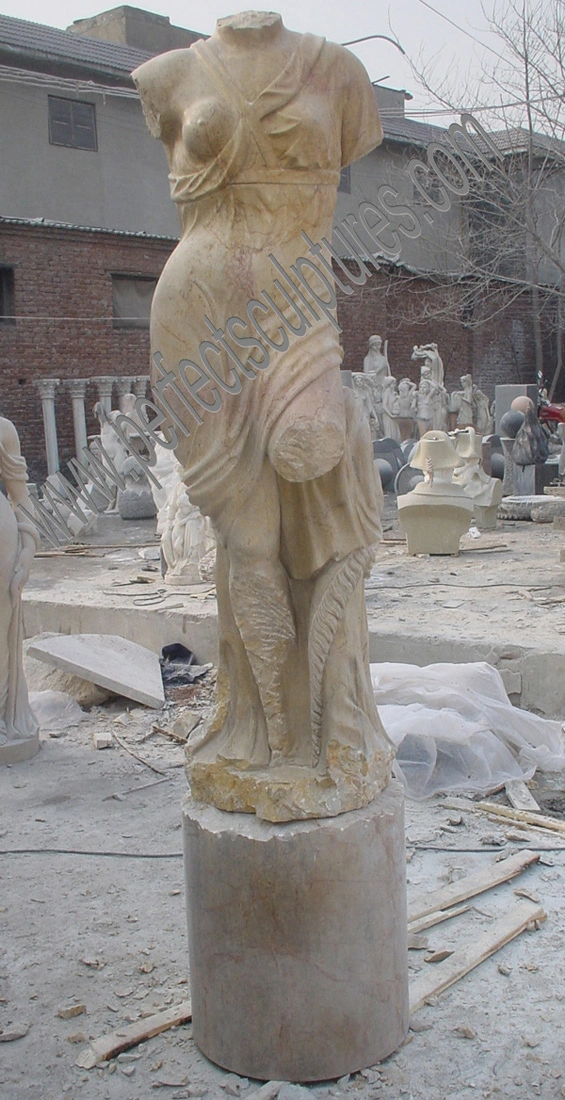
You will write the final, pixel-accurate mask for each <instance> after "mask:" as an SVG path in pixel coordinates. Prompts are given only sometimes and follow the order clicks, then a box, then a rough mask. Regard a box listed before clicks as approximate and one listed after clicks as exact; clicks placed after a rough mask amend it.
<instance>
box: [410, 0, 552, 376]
mask: <svg viewBox="0 0 565 1100" xmlns="http://www.w3.org/2000/svg"><path fill="white" fill-rule="evenodd" d="M489 23H490V27H491V30H493V31H494V32H495V34H496V37H497V42H498V44H499V47H500V49H499V51H493V50H491V54H493V53H495V54H496V57H495V58H494V57H491V60H490V62H489V63H488V65H487V67H486V68H485V71H484V74H483V76H482V78H481V79H480V81H479V83H478V84H476V85H475V87H474V88H472V89H471V86H470V85H469V84H467V85H466V86H465V88H464V89H463V91H461V90H459V91H458V92H454V91H453V88H452V86H451V85H452V80H450V79H449V78H448V79H447V80H444V81H443V83H442V84H441V85H439V86H435V88H434V65H433V64H432V65H431V66H428V67H427V69H426V68H423V69H421V70H420V71H419V76H420V79H421V80H422V82H423V83H424V86H425V87H426V88H427V89H428V90H429V91H430V92H432V93H433V95H434V97H435V99H436V102H439V103H440V104H442V105H443V106H444V107H446V108H448V109H449V110H453V111H457V112H461V111H471V112H472V113H473V115H478V117H480V119H481V121H482V123H483V125H484V126H485V127H486V128H487V129H488V130H489V132H490V134H491V136H492V138H493V140H494V142H495V143H496V145H497V148H498V149H499V151H500V154H501V157H500V159H498V160H497V161H496V163H493V164H492V167H491V170H488V171H487V170H485V168H484V165H478V164H477V168H479V169H480V172H479V173H478V178H475V179H474V180H473V185H472V187H471V188H470V189H469V193H468V195H466V196H464V197H462V198H461V205H462V210H463V214H464V217H463V219H462V229H461V235H460V238H459V240H458V242H457V245H456V248H455V254H454V256H453V269H454V270H455V272H456V275H455V276H454V278H453V279H452V280H451V282H452V284H454V285H455V286H457V288H458V302H459V305H460V309H461V312H462V315H464V316H465V317H466V322H467V323H468V324H473V323H477V324H478V323H483V322H484V321H485V320H490V319H492V317H493V316H494V315H495V314H496V313H499V312H501V311H504V310H505V309H507V308H508V306H509V305H510V304H511V303H512V302H513V301H514V300H515V299H516V297H519V296H521V295H524V294H527V295H529V296H530V298H531V307H532V326H533V333H534V344H535V349H536V368H537V370H538V371H539V372H541V373H542V374H543V370H544V346H543V333H544V331H546V332H547V331H551V332H552V334H553V340H554V346H555V348H556V357H555V358H556V362H555V364H554V367H555V369H554V374H553V380H552V384H551V393H553V391H554V389H555V386H556V384H557V381H558V378H559V374H560V372H561V367H562V360H563V350H562V342H563V323H564V318H565V4H564V3H563V0H501V2H499V3H496V4H495V6H494V8H493V10H492V13H491V15H490V18H489ZM473 100H474V101H473ZM436 159H437V158H436ZM443 160H444V163H443V165H442V170H443V171H444V172H445V173H446V175H449V173H450V171H451V172H453V162H452V159H451V160H450V159H449V158H448V157H447V156H445V157H444V158H443ZM439 161H440V163H441V154H439ZM442 309H445V306H443V307H442V306H440V312H439V314H438V315H441V310H442Z"/></svg>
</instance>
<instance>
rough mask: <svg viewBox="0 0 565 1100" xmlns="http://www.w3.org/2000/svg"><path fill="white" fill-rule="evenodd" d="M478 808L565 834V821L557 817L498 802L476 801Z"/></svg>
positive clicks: (511, 819) (511, 820) (497, 815)
mask: <svg viewBox="0 0 565 1100" xmlns="http://www.w3.org/2000/svg"><path fill="white" fill-rule="evenodd" d="M475 805H476V807H477V809H479V810H485V811H486V812H487V813H489V814H494V815H495V817H505V818H508V819H509V820H510V822H511V823H513V824H516V822H518V821H524V822H526V824H528V825H535V826H536V828H537V829H549V830H551V832H554V833H564V834H565V821H559V820H558V819H557V818H556V817H544V815H543V814H539V813H538V814H535V813H532V812H531V810H515V809H514V808H511V807H510V806H501V805H500V804H499V803H498V802H476V803H475Z"/></svg>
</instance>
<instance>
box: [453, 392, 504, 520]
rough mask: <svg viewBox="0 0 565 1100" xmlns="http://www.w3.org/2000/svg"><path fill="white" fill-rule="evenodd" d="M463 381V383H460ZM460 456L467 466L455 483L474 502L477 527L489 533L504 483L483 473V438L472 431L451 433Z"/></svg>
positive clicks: (468, 429)
mask: <svg viewBox="0 0 565 1100" xmlns="http://www.w3.org/2000/svg"><path fill="white" fill-rule="evenodd" d="M461 381H463V379H461ZM451 438H452V439H453V442H454V443H455V447H456V450H457V454H458V455H459V457H460V458H462V459H464V460H465V465H464V466H460V467H459V468H458V469H456V470H454V471H453V480H454V482H455V483H456V484H457V485H460V486H461V487H462V488H463V489H464V490H465V493H466V494H467V496H468V497H469V498H470V499H471V500H472V501H473V505H474V515H475V522H476V524H477V526H478V527H479V528H480V529H481V530H483V531H488V530H492V529H493V528H494V527H496V511H497V508H498V505H499V504H500V502H501V500H502V482H501V481H500V480H499V478H496V477H489V476H488V474H487V473H485V471H484V470H483V467H482V461H483V451H482V436H481V435H479V434H478V433H477V432H475V429H474V428H472V427H468V428H463V429H461V430H459V431H455V432H452V433H451Z"/></svg>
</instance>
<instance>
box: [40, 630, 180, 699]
mask: <svg viewBox="0 0 565 1100" xmlns="http://www.w3.org/2000/svg"><path fill="white" fill-rule="evenodd" d="M28 654H29V656H30V657H36V658H37V659H38V660H39V661H46V662H47V664H50V665H54V666H55V667H56V668H62V669H64V671H65V672H72V673H74V674H75V675H77V676H80V677H81V678H82V679H83V680H91V681H92V682H93V683H94V684H100V686H101V687H105V688H109V690H110V691H114V692H115V693H116V695H125V696H126V697H127V698H128V699H135V700H136V702H138V703H144V704H145V706H148V707H162V706H163V703H164V702H165V693H164V690H163V680H162V677H161V666H160V664H159V658H158V656H157V655H156V654H155V653H152V652H151V650H149V649H145V646H141V645H137V643H136V642H128V641H127V640H126V639H125V638H119V637H118V636H117V635H115V634H57V635H53V636H52V637H50V638H44V639H43V640H39V641H37V642H35V643H33V644H32V645H30V646H29V648H28Z"/></svg>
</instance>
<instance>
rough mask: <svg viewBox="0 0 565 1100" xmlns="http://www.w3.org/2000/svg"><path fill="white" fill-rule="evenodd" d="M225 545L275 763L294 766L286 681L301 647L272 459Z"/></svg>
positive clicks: (237, 614)
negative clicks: (285, 562) (291, 661)
mask: <svg viewBox="0 0 565 1100" xmlns="http://www.w3.org/2000/svg"><path fill="white" fill-rule="evenodd" d="M226 544H227V551H228V556H229V563H230V565H229V593H230V599H231V605H232V610H233V614H234V618H235V621H236V623H237V627H238V630H239V632H240V634H241V638H242V641H243V644H244V646H245V650H246V652H247V656H248V659H249V663H250V665H251V669H252V671H253V675H254V677H255V680H256V683H257V688H258V691H259V697H260V699H261V704H262V707H263V711H264V714H265V721H266V725H267V738H268V742H269V748H270V750H271V764H280V763H283V762H286V763H289V762H290V758H291V753H292V746H293V737H292V733H291V730H290V728H289V721H288V710H289V707H288V700H285V696H284V683H285V672H286V670H287V668H288V662H289V659H290V658H291V656H292V655H293V653H294V650H295V648H296V628H295V621H294V613H293V608H292V602H291V597H290V590H289V584H288V578H287V575H286V572H285V570H284V568H283V566H282V565H281V562H280V558H279V552H280V502H279V494H278V488H277V482H276V475H275V472H274V470H273V469H272V467H271V465H270V463H269V462H268V460H265V463H264V467H263V472H262V476H261V478H260V480H259V483H258V485H257V486H256V488H255V490H254V492H253V495H252V496H251V497H250V498H249V500H248V501H247V503H246V504H245V506H244V507H243V508H242V510H241V511H240V513H239V515H238V517H237V519H236V520H235V521H234V523H233V524H232V527H231V529H230V532H229V535H228V538H227V540H226Z"/></svg>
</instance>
